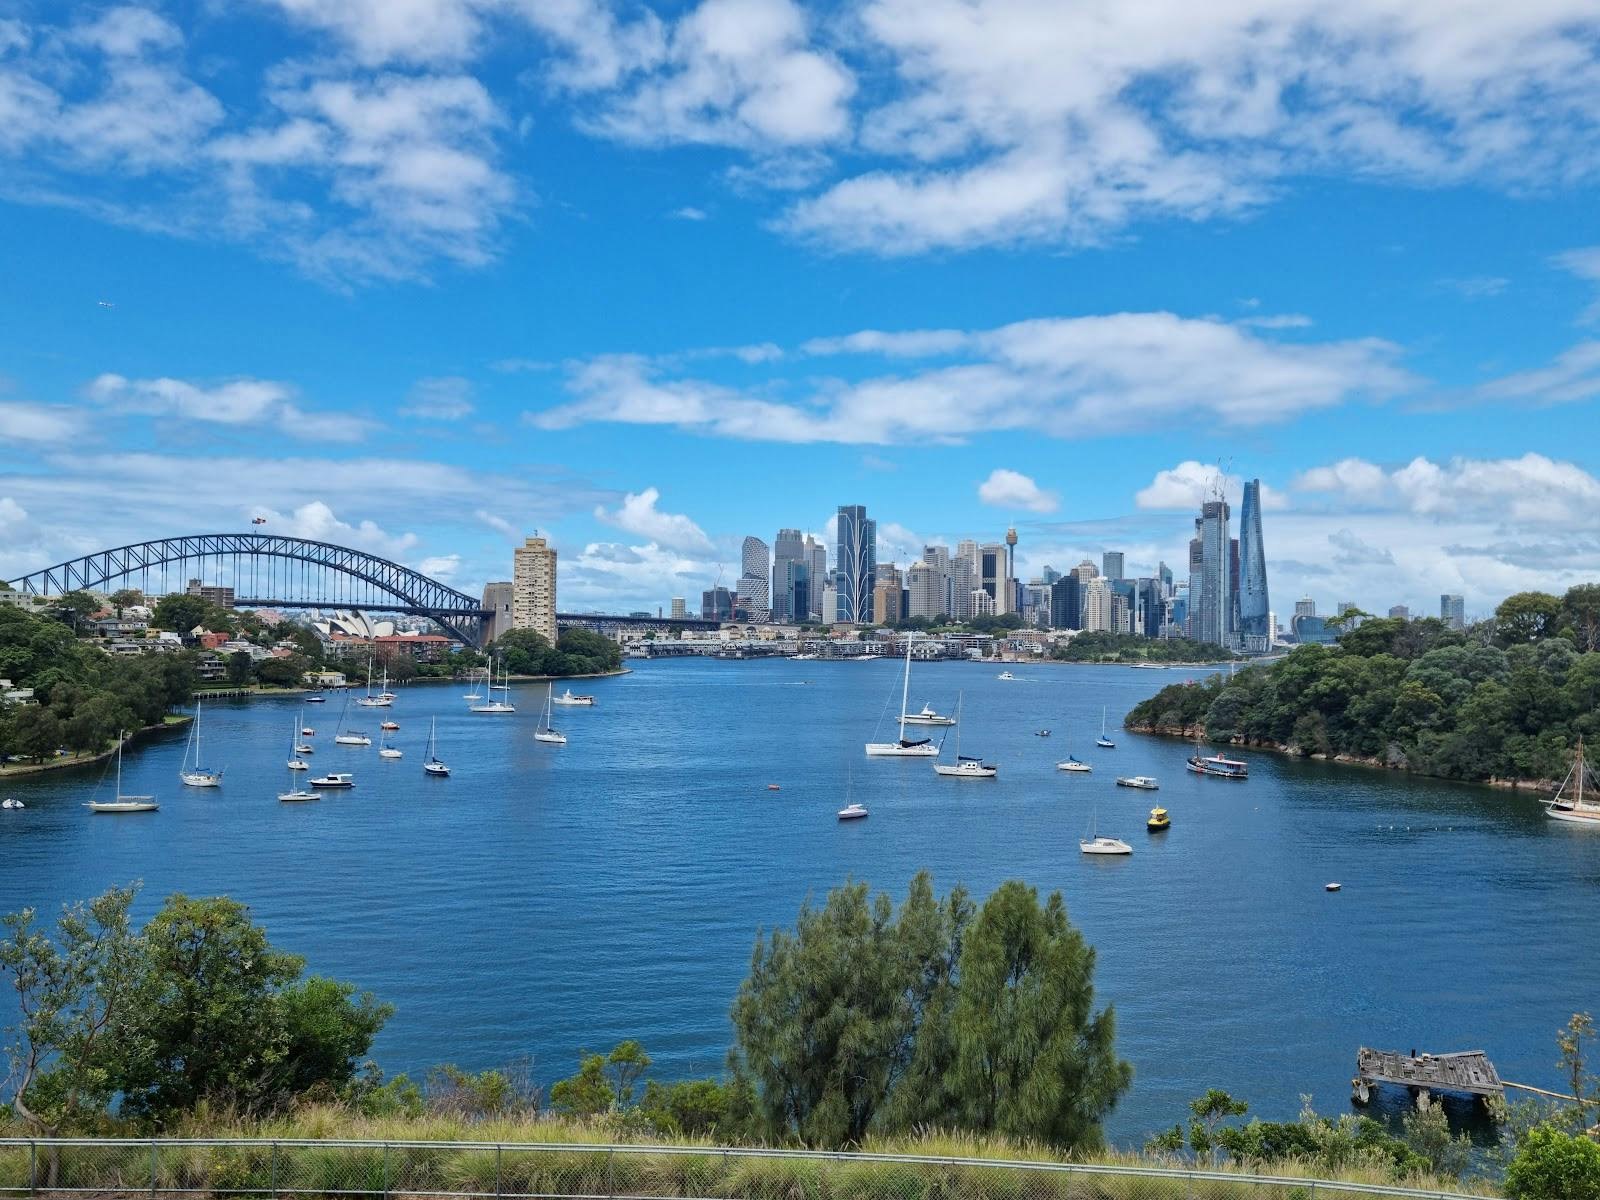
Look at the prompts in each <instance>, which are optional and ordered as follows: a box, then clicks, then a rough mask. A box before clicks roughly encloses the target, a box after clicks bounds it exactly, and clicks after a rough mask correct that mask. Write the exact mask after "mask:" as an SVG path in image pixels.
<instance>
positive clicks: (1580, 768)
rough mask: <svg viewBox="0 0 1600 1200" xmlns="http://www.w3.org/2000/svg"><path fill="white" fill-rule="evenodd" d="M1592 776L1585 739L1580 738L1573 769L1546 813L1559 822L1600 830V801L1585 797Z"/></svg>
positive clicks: (1573, 760)
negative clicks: (1585, 757) (1587, 760)
mask: <svg viewBox="0 0 1600 1200" xmlns="http://www.w3.org/2000/svg"><path fill="white" fill-rule="evenodd" d="M1592 775H1593V772H1591V771H1590V770H1589V764H1588V763H1586V762H1585V761H1584V758H1583V738H1581V737H1580V738H1579V739H1578V746H1577V749H1576V750H1574V751H1573V756H1572V767H1571V769H1569V770H1568V771H1567V777H1566V778H1565V779H1563V780H1562V781H1561V786H1560V787H1559V788H1558V789H1556V794H1555V796H1554V798H1553V799H1552V800H1551V801H1550V803H1549V805H1548V806H1547V807H1546V808H1545V810H1544V811H1545V813H1546V814H1547V815H1548V816H1550V817H1552V818H1554V819H1555V820H1557V821H1567V822H1569V823H1570V824H1573V825H1587V826H1588V827H1589V828H1591V829H1600V801H1597V800H1596V799H1595V797H1594V796H1593V795H1589V796H1585V795H1584V786H1585V785H1586V784H1592V782H1593V781H1592Z"/></svg>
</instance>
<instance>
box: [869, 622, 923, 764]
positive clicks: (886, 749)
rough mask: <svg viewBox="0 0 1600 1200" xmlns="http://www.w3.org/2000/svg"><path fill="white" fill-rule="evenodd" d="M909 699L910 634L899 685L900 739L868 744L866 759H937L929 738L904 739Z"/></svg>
mask: <svg viewBox="0 0 1600 1200" xmlns="http://www.w3.org/2000/svg"><path fill="white" fill-rule="evenodd" d="M910 698H911V634H909V633H907V634H906V669H905V679H904V681H903V682H902V683H901V685H900V737H899V740H898V741H893V742H868V743H867V757H868V758H937V757H938V755H939V747H937V746H935V745H934V744H933V742H932V740H931V739H929V738H919V739H917V740H915V741H913V740H910V739H908V738H907V737H906V704H907V702H908V701H909V700H910Z"/></svg>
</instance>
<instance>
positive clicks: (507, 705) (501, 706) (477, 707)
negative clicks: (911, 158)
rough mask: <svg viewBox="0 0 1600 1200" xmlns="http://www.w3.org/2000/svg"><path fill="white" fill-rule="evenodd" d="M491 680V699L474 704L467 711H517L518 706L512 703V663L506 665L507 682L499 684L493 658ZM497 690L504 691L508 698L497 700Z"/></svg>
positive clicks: (490, 670) (490, 671)
mask: <svg viewBox="0 0 1600 1200" xmlns="http://www.w3.org/2000/svg"><path fill="white" fill-rule="evenodd" d="M489 681H490V682H489V699H488V700H487V701H486V702H485V703H483V704H474V705H473V706H472V707H471V708H470V709H468V710H467V711H469V712H475V713H514V712H516V711H517V706H516V705H515V704H513V703H511V667H510V665H509V664H507V666H506V681H505V683H504V684H498V683H495V682H494V661H493V660H492V659H491V660H490V662H489ZM497 691H504V692H505V694H506V698H505V699H504V700H496V699H495V698H494V693H495V692H497Z"/></svg>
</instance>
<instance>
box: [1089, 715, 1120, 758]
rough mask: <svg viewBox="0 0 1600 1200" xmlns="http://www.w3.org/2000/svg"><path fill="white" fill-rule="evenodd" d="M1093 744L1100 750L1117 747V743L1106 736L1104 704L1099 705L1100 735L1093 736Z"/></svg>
mask: <svg viewBox="0 0 1600 1200" xmlns="http://www.w3.org/2000/svg"><path fill="white" fill-rule="evenodd" d="M1094 744H1095V745H1096V746H1099V747H1100V748H1101V749H1102V750H1115V749H1116V748H1117V744H1116V743H1115V742H1113V741H1112V740H1111V739H1110V738H1108V737H1107V736H1106V710H1105V706H1104V705H1101V706H1100V736H1099V737H1097V738H1095V740H1094Z"/></svg>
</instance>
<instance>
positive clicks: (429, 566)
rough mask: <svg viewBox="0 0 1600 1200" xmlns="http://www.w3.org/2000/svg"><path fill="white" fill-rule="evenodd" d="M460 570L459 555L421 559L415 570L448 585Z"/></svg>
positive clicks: (440, 555) (443, 555)
mask: <svg viewBox="0 0 1600 1200" xmlns="http://www.w3.org/2000/svg"><path fill="white" fill-rule="evenodd" d="M460 569H461V555H459V554H439V555H434V556H432V557H429V558H425V559H423V560H422V561H421V562H420V563H418V564H417V570H419V571H421V572H422V573H423V574H424V575H429V576H432V577H433V578H434V579H437V580H440V581H441V582H444V583H448V582H449V581H450V580H451V579H452V578H454V576H455V574H456V572H458V571H459V570H460Z"/></svg>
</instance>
